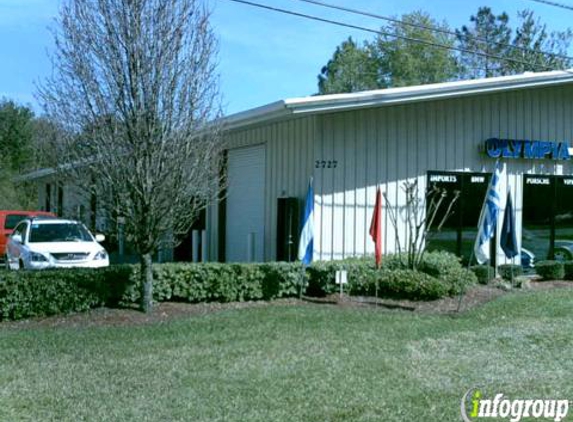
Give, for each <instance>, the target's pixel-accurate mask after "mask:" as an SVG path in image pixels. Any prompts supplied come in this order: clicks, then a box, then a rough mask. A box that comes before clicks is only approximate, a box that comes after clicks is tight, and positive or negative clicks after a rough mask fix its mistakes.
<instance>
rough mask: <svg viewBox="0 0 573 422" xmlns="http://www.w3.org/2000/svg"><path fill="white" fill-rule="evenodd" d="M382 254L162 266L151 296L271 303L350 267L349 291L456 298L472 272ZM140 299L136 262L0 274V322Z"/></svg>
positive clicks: (314, 290) (321, 284)
mask: <svg viewBox="0 0 573 422" xmlns="http://www.w3.org/2000/svg"><path fill="white" fill-rule="evenodd" d="M397 262H399V261H398V260H396V259H395V258H394V257H388V258H387V261H385V264H384V265H383V267H382V269H377V268H375V266H374V262H373V259H371V258H355V259H347V260H344V261H330V262H315V263H313V264H312V265H311V266H309V267H308V268H307V269H306V271H304V270H303V268H302V266H301V265H300V263H284V262H276V263H264V264H220V263H204V264H193V263H166V264H156V265H154V267H153V275H154V287H153V297H154V300H155V301H158V302H162V301H182V302H190V303H199V302H233V301H251V300H261V299H262V300H270V299H275V298H282V297H293V296H298V295H299V292H300V288H301V283H303V284H304V286H305V290H304V292H305V294H307V295H312V296H324V295H328V294H331V293H335V292H338V291H339V288H340V287H339V286H337V285H336V284H335V280H334V279H335V272H336V271H337V270H339V269H345V270H347V272H348V285H347V286H345V290H346V292H348V293H350V294H360V295H374V293H375V291H376V290H378V292H379V295H380V296H386V297H393V298H403V299H413V300H427V299H436V298H439V297H443V296H445V295H454V294H456V293H458V292H460V291H462V289H464V288H465V286H466V285H467V284H472V283H474V282H475V281H476V277H475V275H474V274H473V273H472V272H470V271H467V270H466V269H464V268H463V267H462V266H461V264H460V262H459V259H458V258H456V257H455V256H454V255H451V254H447V253H442V252H432V253H428V254H426V255H425V258H424V261H423V263H422V265H421V268H420V271H411V270H407V269H404V268H400V265H396V263H397ZM140 297H141V293H140V276H139V266H138V265H119V266H112V267H109V268H106V269H101V270H89V269H69V270H47V271H36V272H32V271H18V272H0V320H3V319H21V318H28V317H33V316H45V315H54V314H65V313H70V312H78V311H84V310H87V309H90V308H94V307H99V306H104V305H105V306H109V307H116V306H125V305H131V304H133V303H138V302H139V300H140Z"/></svg>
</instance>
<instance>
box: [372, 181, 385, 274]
mask: <svg viewBox="0 0 573 422" xmlns="http://www.w3.org/2000/svg"><path fill="white" fill-rule="evenodd" d="M370 237H372V240H373V241H374V244H375V245H376V246H375V249H374V251H375V252H374V256H375V257H376V266H377V267H379V266H380V259H381V258H382V195H381V194H380V187H378V190H377V191H376V204H375V205H374V212H373V213H372V222H371V223H370Z"/></svg>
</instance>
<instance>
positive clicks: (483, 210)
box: [456, 160, 505, 312]
mask: <svg viewBox="0 0 573 422" xmlns="http://www.w3.org/2000/svg"><path fill="white" fill-rule="evenodd" d="M499 165H500V161H499V160H497V161H496V162H495V166H494V170H493V174H492V176H491V179H490V181H489V183H488V186H487V191H486V194H485V197H484V200H483V203H482V208H481V212H480V216H479V221H478V226H477V229H478V231H477V236H476V240H475V242H474V247H473V248H472V252H471V254H470V259H469V260H468V265H467V271H468V272H469V271H470V265H471V262H472V259H473V258H474V257H475V258H476V261H477V263H478V264H480V258H481V256H480V257H478V256H477V254H476V249H480V253H483V252H482V251H481V247H482V246H483V245H484V244H485V242H483V243H480V237H481V235H482V231H483V230H484V223H485V222H486V218H487V213H488V210H487V208H486V207H487V203H488V199H491V198H490V191H491V189H495V188H496V186H494V181H495V180H494V179H495V177H496V176H497V177H498V181H497V183H498V184H499V183H500V179H501V175H502V173H504V172H503V171H502V170H500V169H499ZM503 170H505V166H504V168H503ZM498 171H499V174H498ZM498 196H499V198H498V201H501V196H500V195H499V194H498ZM497 207H498V210H497V213H496V215H495V221H494V222H493V225H494V229H493V230H494V231H493V234H492V235H491V236H490V237H489V238H488V239H487V243H488V245H489V249H490V250H489V254H490V256H489V257H488V259H487V260H486V262H487V261H488V260H489V261H490V262H491V260H492V257H491V240H492V239H494V255H497V236H496V234H497V225H498V220H499V203H498V205H497ZM495 262H497V260H495ZM495 273H497V268H496V267H494V274H495ZM465 292H466V286H465V283H462V287H461V288H460V295H459V300H458V308H457V310H456V312H459V311H460V309H461V304H462V299H463V295H464V293H465Z"/></svg>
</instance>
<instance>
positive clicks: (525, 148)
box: [485, 138, 570, 160]
mask: <svg viewBox="0 0 573 422" xmlns="http://www.w3.org/2000/svg"><path fill="white" fill-rule="evenodd" d="M485 151H486V153H487V155H488V156H490V157H491V158H524V159H526V160H540V159H544V158H548V159H551V160H569V159H570V156H569V145H568V144H567V143H566V142H547V141H528V140H519V139H498V138H489V139H488V140H487V141H485Z"/></svg>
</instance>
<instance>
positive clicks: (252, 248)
mask: <svg viewBox="0 0 573 422" xmlns="http://www.w3.org/2000/svg"><path fill="white" fill-rule="evenodd" d="M227 176H228V179H227V180H228V185H227V211H226V227H227V233H226V245H225V251H226V252H225V253H226V261H227V262H260V261H263V260H264V245H263V242H264V216H265V203H264V191H265V189H264V188H265V146H264V145H258V146H255V147H248V148H238V149H232V150H230V151H229V157H228V173H227Z"/></svg>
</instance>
